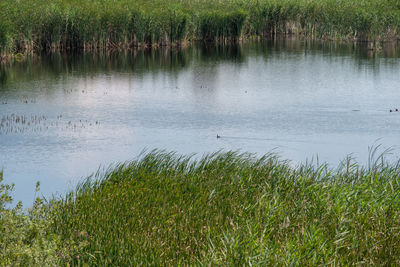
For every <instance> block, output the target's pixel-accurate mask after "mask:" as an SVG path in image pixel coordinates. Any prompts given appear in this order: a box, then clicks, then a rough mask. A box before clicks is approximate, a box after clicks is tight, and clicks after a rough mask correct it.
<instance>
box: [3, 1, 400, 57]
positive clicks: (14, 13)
mask: <svg viewBox="0 0 400 267" xmlns="http://www.w3.org/2000/svg"><path fill="white" fill-rule="evenodd" d="M399 18H400V5H399V3H398V2H397V1H394V0H372V1H369V0H368V1H367V0H360V1H351V0H322V1H321V0H311V1H308V0H307V1H306V0H301V1H298V0H283V1H281V0H279V1H276V0H229V1H222V0H179V1H178V0H172V1H171V0H153V1H144V0H139V1H130V0H117V1H104V0H95V1H82V0H73V1H65V0H55V1H52V2H51V3H49V2H48V1H44V0H22V1H13V0H4V1H2V2H1V3H0V48H1V50H2V51H3V55H4V54H6V52H13V53H17V52H25V51H38V50H39V51H41V50H71V49H79V50H82V49H83V50H97V49H103V50H104V49H108V50H109V49H121V48H127V47H134V46H158V45H176V44H178V45H180V44H182V43H184V42H188V41H189V42H190V41H194V40H204V41H216V40H219V41H224V40H225V41H226V40H238V39H239V38H242V37H244V38H246V37H252V36H261V37H263V36H270V35H275V34H296V35H304V36H307V37H310V38H330V39H348V40H364V41H365V40H369V41H379V40H396V39H397V38H398V37H399V35H398V31H399V21H400V19H399Z"/></svg>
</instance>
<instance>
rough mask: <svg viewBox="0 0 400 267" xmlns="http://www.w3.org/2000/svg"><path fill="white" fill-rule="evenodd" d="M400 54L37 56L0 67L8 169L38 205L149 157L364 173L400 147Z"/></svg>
mask: <svg viewBox="0 0 400 267" xmlns="http://www.w3.org/2000/svg"><path fill="white" fill-rule="evenodd" d="M399 54H400V53H399V51H398V50H396V49H394V48H393V47H388V48H386V49H385V50H383V51H381V52H379V53H374V52H371V51H368V50H367V49H365V48H363V47H360V46H355V45H352V44H350V45H344V44H336V43H325V44H322V43H310V42H304V41H301V40H281V41H268V42H262V43H247V44H243V45H241V46H224V47H212V46H208V47H205V46H200V45H199V46H194V47H192V48H187V49H182V50H179V51H177V50H173V51H171V50H162V49H161V50H155V51H151V50H150V51H136V52H129V53H113V54H107V55H60V54H53V55H47V56H46V55H43V56H41V57H40V58H27V59H26V60H25V61H24V62H22V63H15V64H13V65H11V66H2V67H1V68H0V168H3V169H4V174H5V180H6V182H13V183H15V184H16V192H15V194H14V196H15V199H17V200H22V201H23V202H24V203H27V204H29V203H30V202H31V201H32V199H33V197H34V185H35V183H36V181H40V182H41V185H42V186H41V187H42V190H41V192H42V193H43V194H44V195H45V196H51V194H57V193H61V194H62V193H64V192H66V191H67V190H69V189H72V188H73V186H74V185H75V184H76V183H77V182H78V181H79V180H81V178H82V177H85V176H87V175H89V174H91V173H93V172H94V171H96V170H97V169H98V168H99V166H100V165H102V166H108V165H109V164H111V163H114V162H121V161H127V160H132V159H135V158H136V157H137V155H138V154H139V153H140V152H141V151H142V150H143V149H147V150H151V149H153V148H159V149H167V150H174V151H177V152H179V153H184V154H191V153H197V154H198V155H202V154H203V153H207V152H215V151H216V150H219V149H223V150H241V151H248V152H255V153H258V154H260V155H262V154H265V153H268V152H270V151H275V152H276V153H278V154H279V155H281V156H282V158H285V159H290V160H292V161H293V162H294V164H295V163H297V162H304V161H305V160H307V159H308V160H310V159H311V158H314V159H315V158H316V156H317V155H318V158H319V161H326V162H328V163H329V164H330V165H332V166H337V165H338V164H339V162H340V161H341V160H342V159H344V158H345V156H346V155H348V154H352V155H353V157H355V158H357V159H358V160H359V161H360V162H361V163H363V164H364V163H366V160H367V156H368V155H367V153H368V147H369V146H371V145H373V144H382V145H383V147H394V148H396V146H398V145H399V143H400V141H399V136H400V112H395V108H400V87H399V85H400V76H399V74H400V73H399V67H400V59H399ZM390 109H393V112H389V110H390ZM217 134H218V135H220V136H221V138H219V139H217V138H216V136H217ZM393 157H394V158H395V159H396V150H395V152H394V155H393Z"/></svg>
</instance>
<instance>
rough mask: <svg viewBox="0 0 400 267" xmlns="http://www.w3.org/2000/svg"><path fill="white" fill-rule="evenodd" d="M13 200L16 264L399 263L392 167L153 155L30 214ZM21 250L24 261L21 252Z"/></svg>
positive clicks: (11, 255) (3, 258)
mask: <svg viewBox="0 0 400 267" xmlns="http://www.w3.org/2000/svg"><path fill="white" fill-rule="evenodd" d="M372 155H373V153H372ZM10 189H12V188H10V187H7V186H4V185H2V187H1V190H2V192H1V193H2V198H1V201H2V202H1V203H0V204H1V206H0V207H1V209H0V212H1V213H0V214H1V216H0V222H1V223H2V225H5V226H7V227H8V226H9V225H10V224H11V226H12V227H17V224H18V227H19V228H16V229H20V230H18V231H16V232H14V231H9V230H5V229H10V228H5V227H1V228H0V229H1V231H2V233H1V235H0V238H2V242H1V243H0V248H1V249H0V262H2V263H6V264H8V265H13V264H15V263H20V259H24V260H25V262H33V263H35V260H36V261H43V262H44V260H48V262H49V264H50V263H56V264H65V263H69V264H70V265H72V266H74V265H81V264H84V263H88V264H89V265H91V266H93V265H107V264H112V265H119V266H122V265H179V264H181V265H194V264H199V265H218V264H226V265H249V266H250V265H266V264H268V265H274V264H279V265H280V264H283V265H292V264H295V265H325V264H328V265H350V264H373V265H397V264H399V263H400V262H399V257H398V255H399V253H400V234H399V231H398V229H399V227H400V223H399V222H400V212H399V210H398V207H399V205H400V203H399V201H400V199H399V197H398V192H399V190H400V168H399V164H389V163H386V162H385V160H384V158H383V156H381V157H371V158H370V164H369V166H368V167H362V166H359V165H358V164H357V163H355V162H354V161H352V160H351V158H347V159H346V160H345V161H343V164H342V165H341V166H340V167H339V168H337V169H330V168H328V167H327V166H326V165H324V164H322V165H317V164H303V165H299V166H297V167H294V166H292V165H291V164H289V162H286V161H283V160H280V159H279V158H277V157H276V156H274V155H272V154H270V155H266V156H264V157H255V156H253V155H251V154H239V153H235V152H226V153H214V154H208V155H206V156H204V157H203V158H201V159H198V160H194V159H191V158H190V157H188V156H180V155H177V154H174V153H167V152H162V151H153V152H150V153H147V154H144V155H142V156H141V157H140V158H138V160H135V161H132V162H128V163H124V164H120V165H118V166H114V167H113V168H111V169H109V170H108V171H106V172H103V173H102V172H98V173H96V174H95V175H93V176H91V177H89V178H87V179H86V180H84V181H82V182H81V183H80V184H79V186H78V187H77V188H76V189H75V190H73V191H72V192H70V193H68V194H66V195H65V196H64V197H62V198H60V199H52V200H48V201H45V200H43V199H40V198H39V199H37V200H36V202H35V205H34V206H33V209H32V210H31V211H30V213H29V214H28V215H24V214H22V213H21V211H20V210H18V207H17V208H16V209H11V210H10V209H7V208H5V204H4V203H5V202H7V201H8V200H9V199H8V197H7V190H10ZM10 218H11V219H10ZM17 241H18V242H19V243H18V244H21V248H24V250H23V251H21V249H20V248H19V247H17V248H18V249H17V250H11V249H10V245H13V244H16V243H15V242H17ZM13 247H14V245H13ZM16 253H21V254H20V255H23V256H24V258H21V257H20V255H16Z"/></svg>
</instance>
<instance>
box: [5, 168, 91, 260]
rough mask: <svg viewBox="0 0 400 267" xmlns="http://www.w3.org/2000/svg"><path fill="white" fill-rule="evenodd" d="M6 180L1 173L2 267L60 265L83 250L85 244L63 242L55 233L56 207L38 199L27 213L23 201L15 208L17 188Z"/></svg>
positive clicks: (37, 187)
mask: <svg viewBox="0 0 400 267" xmlns="http://www.w3.org/2000/svg"><path fill="white" fill-rule="evenodd" d="M2 181H3V173H2V172H0V266H59V265H61V264H62V263H64V262H66V261H69V260H71V259H70V255H74V252H75V251H78V250H81V249H82V248H81V247H82V246H83V245H82V243H79V242H78V243H76V242H75V241H69V240H61V238H60V236H59V235H57V234H55V233H54V231H53V228H54V227H53V220H52V218H53V215H52V213H51V212H50V207H51V208H54V206H51V205H49V203H46V202H45V200H44V199H43V198H36V200H35V201H34V204H33V206H32V207H31V208H30V209H28V210H27V211H23V210H22V204H21V203H20V202H19V203H18V204H17V205H16V206H15V207H11V202H12V198H11V196H10V193H11V192H12V190H13V189H14V185H7V184H3V183H2ZM38 191H39V183H38V184H37V185H36V192H38ZM71 252H72V253H71Z"/></svg>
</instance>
